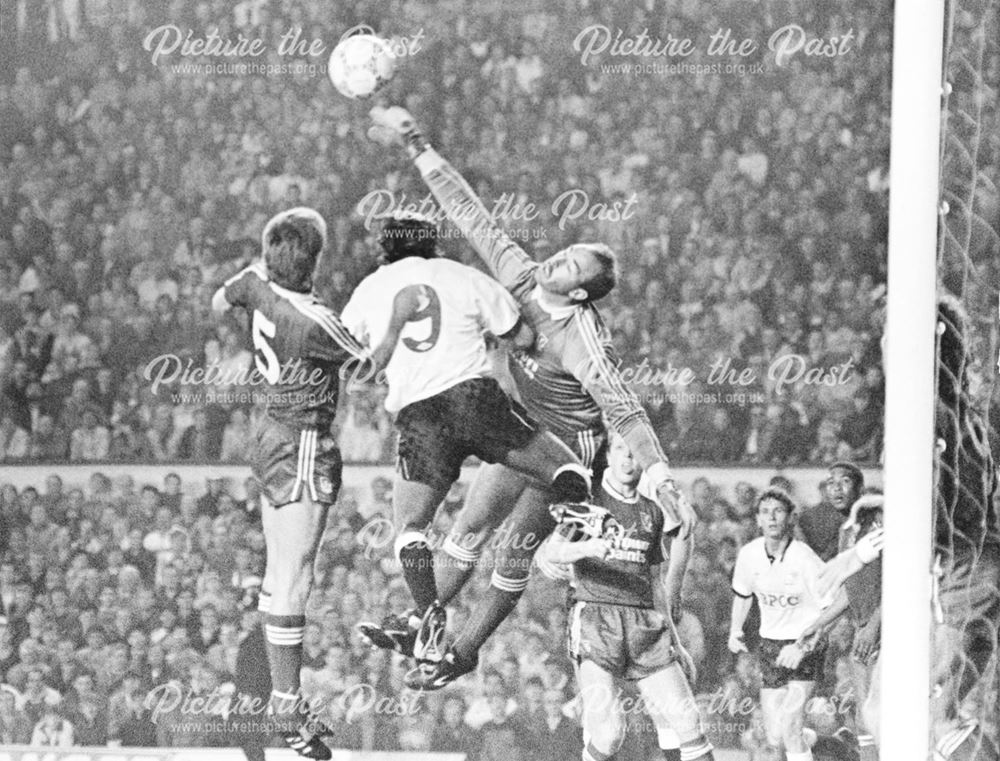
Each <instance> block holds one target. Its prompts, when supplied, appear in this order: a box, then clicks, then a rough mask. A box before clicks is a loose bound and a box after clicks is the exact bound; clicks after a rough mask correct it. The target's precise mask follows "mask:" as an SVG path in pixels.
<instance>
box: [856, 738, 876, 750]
mask: <svg viewBox="0 0 1000 761" xmlns="http://www.w3.org/2000/svg"><path fill="white" fill-rule="evenodd" d="M874 744H875V738H874V736H872V735H858V747H859V748H867V747H869V746H872V745H874Z"/></svg>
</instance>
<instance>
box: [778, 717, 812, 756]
mask: <svg viewBox="0 0 1000 761" xmlns="http://www.w3.org/2000/svg"><path fill="white" fill-rule="evenodd" d="M781 742H782V744H783V745H784V746H785V750H786V751H787V752H791V753H801V752H802V751H804V750H805V749H806V747H807V746H806V739H805V735H804V734H803V727H802V719H801V717H799V716H791V717H784V718H783V720H782V722H781Z"/></svg>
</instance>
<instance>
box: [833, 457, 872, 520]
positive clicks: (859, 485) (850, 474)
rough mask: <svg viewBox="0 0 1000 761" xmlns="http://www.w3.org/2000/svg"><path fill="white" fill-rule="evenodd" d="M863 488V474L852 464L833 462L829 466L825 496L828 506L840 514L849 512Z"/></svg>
mask: <svg viewBox="0 0 1000 761" xmlns="http://www.w3.org/2000/svg"><path fill="white" fill-rule="evenodd" d="M864 488H865V476H864V473H862V472H861V469H860V468H859V467H858V466H857V465H855V464H854V463H853V462H835V463H834V464H833V465H831V466H830V476H829V478H828V479H827V482H826V496H827V498H828V499H829V500H830V504H831V505H833V506H834V507H835V508H836V509H837V510H839V511H840V512H842V513H846V512H847V511H848V510H850V509H851V505H853V504H854V502H855V501H856V500H857V498H858V497H860V496H861V490H862V489H864Z"/></svg>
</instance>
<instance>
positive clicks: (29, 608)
mask: <svg viewBox="0 0 1000 761" xmlns="http://www.w3.org/2000/svg"><path fill="white" fill-rule="evenodd" d="M781 478H782V477H781V476H775V479H781ZM772 483H779V484H780V485H782V486H785V487H788V488H791V489H792V491H793V492H795V491H796V490H798V491H799V492H802V493H801V495H800V499H801V501H802V502H803V503H804V504H810V502H811V501H812V500H813V499H815V496H814V494H815V493H814V487H813V486H812V485H810V484H806V483H804V482H801V481H800V482H798V483H796V484H794V485H793V484H792V483H790V482H789V481H787V479H782V480H781V481H777V480H772ZM767 485H768V484H767V483H766V482H764V481H761V482H760V483H757V484H750V483H742V482H741V483H738V484H736V485H735V487H734V488H732V489H722V488H720V487H719V486H718V485H717V484H713V483H711V482H710V481H708V480H707V479H705V478H698V479H697V480H695V481H694V482H693V483H691V484H685V487H686V488H689V491H690V492H691V494H692V498H693V500H694V501H695V503H696V504H697V506H698V509H699V511H700V513H701V514H702V516H703V518H704V520H703V522H702V524H701V525H700V526H699V528H698V532H697V535H696V551H695V553H694V555H693V559H692V561H691V566H690V570H689V573H688V577H687V579H688V580H687V582H686V585H685V589H684V596H683V616H682V619H681V621H680V624H679V626H678V631H679V636H680V638H681V640H682V642H683V643H684V644H685V646H686V648H687V649H688V650H689V652H690V653H691V655H692V657H693V659H694V661H695V663H696V665H697V667H698V673H699V677H698V681H697V684H696V685H695V687H696V693H697V695H698V700H699V703H700V704H701V706H702V708H703V711H704V714H705V721H706V728H707V731H708V733H709V735H710V737H711V739H712V740H713V742H715V743H716V744H718V745H720V746H722V747H740V746H743V747H745V748H747V749H749V750H751V751H753V752H755V753H756V752H757V750H758V746H759V745H760V738H761V735H760V726H759V716H758V715H757V713H756V710H755V706H756V701H757V695H758V687H759V678H760V676H759V670H758V667H757V665H756V662H755V659H754V657H753V656H750V655H748V654H741V655H740V656H739V657H738V658H736V659H735V660H734V658H733V656H732V655H730V654H729V652H728V651H727V649H726V640H725V632H726V631H727V630H728V616H729V604H730V600H731V592H730V586H729V579H730V576H731V573H732V567H733V562H734V560H735V556H736V551H737V549H738V547H739V546H741V545H742V544H743V543H744V542H745V541H747V540H748V539H749V538H751V537H752V536H755V535H756V533H757V530H756V528H755V526H756V524H755V521H754V511H753V505H754V500H755V498H756V495H757V493H758V491H759V490H760V489H763V488H765V487H766V486H767ZM389 487H390V483H389V481H388V479H386V478H385V477H384V476H380V477H376V478H375V479H374V480H373V481H372V482H371V484H370V487H369V488H365V489H360V488H349V489H346V490H345V492H344V493H343V494H342V496H341V499H340V500H339V503H338V504H337V505H336V506H335V507H334V508H333V510H332V513H331V515H330V518H329V520H328V523H327V528H326V531H325V534H324V537H323V544H322V546H321V549H320V552H319V559H318V564H317V568H316V574H317V576H316V581H317V583H316V587H315V589H314V591H313V594H312V595H311V597H310V600H309V604H308V610H307V613H308V623H307V626H306V631H305V641H304V667H303V672H302V675H303V689H304V690H305V692H306V693H307V694H308V695H310V696H311V697H312V698H313V699H314V700H315V701H317V703H316V705H317V708H318V711H319V713H320V717H321V718H322V719H324V720H325V721H326V722H327V723H328V724H329V725H330V726H331V727H332V728H333V729H334V731H335V740H334V744H335V745H336V746H338V747H343V748H355V749H368V750H372V749H375V750H438V751H446V750H456V751H463V752H466V753H468V754H469V758H470V761H483V760H485V759H497V761H500V759H503V761H519V760H521V761H526V760H527V759H529V758H530V759H536V758H537V759H552V761H557V760H558V761H564V760H565V759H569V758H579V754H580V750H581V746H580V743H581V740H580V728H579V724H578V723H577V721H576V714H575V713H574V711H575V702H574V694H575V682H574V679H573V676H572V667H571V664H570V662H569V660H568V658H567V656H566V654H565V653H566V650H565V626H566V588H565V587H564V586H562V585H561V584H559V583H557V582H552V581H549V580H547V579H546V578H545V577H544V576H542V575H540V574H535V575H534V580H533V582H532V585H531V586H530V588H529V590H528V593H527V594H526V596H525V598H524V599H523V600H522V602H521V604H520V605H519V607H518V608H517V610H516V611H515V612H514V613H513V614H512V616H511V617H510V618H509V619H508V620H507V621H506V622H505V623H504V624H503V625H502V627H501V629H500V630H499V631H498V632H497V634H496V635H495V636H494V637H493V638H491V640H490V641H489V642H488V643H487V645H486V646H485V647H484V649H483V652H482V653H481V654H480V661H481V665H480V667H479V670H478V672H477V674H475V675H472V676H470V677H468V678H465V679H463V680H460V681H459V682H457V683H456V684H454V685H452V686H450V687H449V688H447V689H446V690H444V691H443V692H441V693H425V694H423V695H421V696H419V697H418V696H417V695H416V694H414V693H410V692H408V691H406V690H405V689H404V688H403V686H402V677H403V676H404V674H405V672H406V670H407V669H408V668H409V665H408V664H407V662H406V661H405V660H404V659H402V658H401V657H397V656H392V657H389V656H388V654H386V653H384V652H381V651H370V650H368V649H367V648H366V646H365V645H364V644H363V643H362V642H361V641H360V639H359V638H358V635H357V634H356V632H355V630H354V625H355V624H356V623H357V622H358V621H360V620H379V619H380V618H381V616H382V615H384V614H385V613H386V612H388V611H389V610H393V611H399V610H403V609H405V607H407V606H408V604H409V601H410V600H409V594H408V592H407V590H406V587H405V584H404V583H403V581H402V577H401V574H400V570H399V568H398V565H397V561H395V560H394V558H393V557H392V552H391V547H392V537H391V535H390V533H391V532H387V531H386V526H387V517H388V516H389V515H390V512H391V505H390V502H389V494H390V488H389ZM463 489H464V487H463V486H462V485H459V486H458V487H456V489H455V490H454V491H453V492H452V493H451V494H450V495H449V497H448V499H447V500H446V503H445V505H444V507H443V509H442V510H441V511H440V513H439V516H438V518H437V520H436V522H435V525H434V529H435V533H432V535H436V532H441V534H443V532H446V531H447V530H448V528H449V526H450V522H451V520H452V516H453V515H454V512H455V510H456V509H457V507H458V506H459V505H460V504H461V502H462V497H463V493H462V492H463ZM199 492H200V493H199ZM256 494H257V492H256V489H255V488H254V484H253V481H252V480H248V481H247V482H246V484H243V485H241V484H234V483H230V482H228V481H224V480H222V479H214V478H213V479H210V480H208V482H207V483H206V484H204V485H199V484H189V483H183V482H182V480H181V477H180V476H179V475H177V474H176V473H171V474H168V475H167V476H165V477H164V479H163V482H162V483H157V484H150V483H136V482H135V480H134V479H133V478H132V477H131V476H128V475H121V476H116V477H115V478H113V479H112V478H109V477H108V476H106V475H104V474H103V473H100V472H95V473H93V474H92V475H91V476H90V478H89V479H88V480H87V482H86V483H81V484H75V483H72V484H69V483H68V484H64V483H63V481H62V479H61V478H60V476H59V475H56V474H53V475H50V476H48V477H47V478H46V479H45V482H44V484H39V485H38V487H37V488H36V487H34V486H28V487H24V488H22V489H21V490H20V491H18V490H17V489H16V488H15V487H14V486H13V485H11V484H5V485H3V486H2V487H0V516H2V518H3V522H4V525H3V526H0V542H2V546H0V605H2V614H3V616H2V618H0V744H8V743H14V744H20V743H28V742H31V743H32V744H38V745H51V746H66V745H72V744H75V745H91V746H93V745H105V744H121V745H123V746H154V745H155V746H232V745H238V744H241V743H242V742H245V741H246V737H245V734H241V732H245V730H239V729H238V728H236V723H237V721H238V720H242V721H249V720H250V719H252V718H254V717H253V715H247V714H244V713H240V712H238V711H236V710H235V709H233V708H232V706H233V705H234V703H232V702H230V699H231V698H232V697H233V696H234V694H235V693H237V692H240V693H242V692H245V691H247V690H248V688H247V687H246V685H247V684H249V683H252V681H253V678H254V675H253V673H248V672H253V671H254V667H253V665H252V664H251V665H250V666H248V665H246V664H247V663H248V661H247V660H246V654H245V652H244V650H245V648H248V647H249V645H248V644H247V642H248V639H249V638H251V637H253V636H258V637H259V636H261V635H260V619H259V614H258V613H257V611H256V608H255V600H256V593H257V590H258V589H259V586H260V583H261V574H262V563H263V557H264V554H263V535H262V532H261V528H260V522H259V509H258V508H259V504H258V498H257V496H256ZM234 495H240V498H238V499H237V498H236V497H235V496H234ZM830 509H832V508H830V507H829V505H828V504H824V503H822V502H821V503H820V504H819V505H818V506H810V507H807V508H806V510H807V511H808V512H812V511H820V512H822V511H824V510H830ZM835 528H836V526H834V532H835ZM504 535H505V534H504V532H503V530H501V531H500V532H499V534H498V536H501V537H502V536H504ZM498 541H502V540H498ZM493 548H494V547H492V546H491V548H490V549H488V551H487V552H486V553H485V557H484V560H483V564H482V567H481V568H479V569H478V570H477V572H476V575H475V576H474V578H473V580H472V581H471V582H470V586H469V587H468V588H467V589H466V590H465V591H464V592H463V593H462V595H461V596H460V597H459V599H458V601H457V602H456V603H455V604H454V605H453V607H452V608H451V609H450V611H449V622H450V623H449V626H450V627H452V628H455V629H457V628H458V627H460V626H461V625H462V622H463V621H464V620H465V618H466V617H467V616H468V611H469V607H470V606H471V604H473V603H474V601H475V600H476V599H478V597H479V595H480V593H481V592H482V591H483V588H484V587H485V585H486V584H488V581H489V575H490V570H491V569H490V563H491V560H490V556H491V554H492V549H493ZM820 549H821V548H820ZM849 645H850V637H849V635H848V637H847V641H846V642H842V643H839V644H838V643H837V642H833V643H832V645H831V648H830V651H831V653H832V655H831V656H830V659H829V661H828V662H829V663H830V664H831V665H830V668H829V669H828V674H827V676H826V678H825V679H824V681H823V683H821V685H820V687H819V690H818V694H819V695H820V696H821V697H820V699H818V700H816V701H814V703H813V704H812V706H811V709H812V710H811V714H810V715H811V725H812V727H813V728H814V729H815V731H817V732H818V733H819V734H830V733H832V732H834V731H835V730H837V729H838V728H840V727H841V726H844V725H846V726H848V727H849V728H850V727H851V725H852V720H853V719H852V717H853V711H854V706H853V704H852V703H851V700H850V695H849V684H850V682H849V680H848V677H847V675H848V673H849V672H848V671H847V668H846V665H847V664H846V662H844V655H845V650H846V648H848V647H849ZM240 664H243V665H240ZM256 668H257V669H259V668H260V664H256ZM193 698H203V699H204V702H203V703H201V704H198V703H193V702H192V700H191V699H193ZM185 705H186V706H188V707H189V708H187V709H186V708H184V706H185ZM192 705H195V706H199V705H200V706H201V707H200V708H198V709H197V710H191V709H190V706H192ZM227 706H229V709H228V710H227V708H226V707H227ZM257 718H258V719H259V718H260V717H259V716H258V717H257ZM227 719H231V720H232V723H231V724H229V725H227V724H226V723H225V722H226V720H227ZM199 722H201V723H199ZM629 722H630V726H631V731H630V732H629V739H628V740H627V742H628V746H627V747H626V748H625V749H624V750H623V752H622V753H623V755H622V756H621V757H622V758H628V759H650V758H654V757H658V756H656V755H655V754H656V736H655V732H654V730H653V725H652V722H651V721H650V720H649V719H648V718H647V717H646V715H645V714H644V713H643V712H642V711H636V712H633V713H631V714H630V716H629ZM227 726H228V727H232V730H231V731H228V730H227V729H226V727H227Z"/></svg>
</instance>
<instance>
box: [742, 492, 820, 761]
mask: <svg viewBox="0 0 1000 761" xmlns="http://www.w3.org/2000/svg"><path fill="white" fill-rule="evenodd" d="M795 512H796V510H795V503H794V502H793V501H792V498H791V497H789V496H788V494H786V493H785V492H784V491H782V490H781V489H768V490H766V491H765V492H763V493H762V494H761V495H760V497H759V498H758V500H757V524H758V525H759V526H760V528H761V531H762V532H763V534H764V535H763V536H761V537H758V538H757V539H754V540H753V541H752V542H749V543H747V544H746V545H744V546H743V547H742V548H741V549H740V552H739V555H737V557H736V567H735V568H734V569H733V593H734V595H735V597H734V598H733V611H732V618H731V623H730V626H729V649H730V650H731V651H732V652H733V653H740V652H746V649H747V647H746V645H745V644H744V642H743V624H744V623H745V622H746V618H747V615H748V614H749V612H750V607H751V604H752V601H753V598H754V597H756V598H757V603H758V605H759V606H760V637H761V642H760V665H761V677H762V679H761V681H762V687H761V694H760V702H761V710H762V711H763V714H764V731H765V733H766V736H767V742H768V744H769V745H771V746H772V747H773V748H775V749H782V748H783V749H784V751H785V753H786V757H787V758H788V761H811V759H812V757H813V756H812V752H811V751H810V749H809V746H808V745H807V744H806V741H805V739H804V737H803V734H802V729H803V721H804V717H805V705H806V703H807V702H808V700H809V698H810V696H811V695H812V692H813V688H814V687H815V684H816V677H817V674H818V672H819V671H820V669H821V668H822V665H823V652H822V650H820V649H816V650H812V651H811V652H805V651H804V649H803V647H802V646H801V645H799V644H798V643H797V640H798V639H799V637H800V636H801V635H802V633H803V632H804V631H805V630H806V629H807V628H808V627H809V626H810V624H812V623H813V621H815V620H816V619H817V618H818V617H819V615H820V614H821V613H822V611H823V608H824V607H826V602H825V600H823V598H822V597H821V595H820V593H819V577H820V573H821V572H822V570H823V561H822V560H820V558H819V556H818V555H817V554H816V553H815V552H813V551H812V549H810V547H809V545H807V544H806V543H805V542H801V541H799V540H797V539H795V538H794V537H793V535H792V534H793V529H794V526H795Z"/></svg>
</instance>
